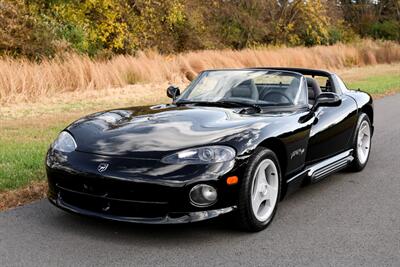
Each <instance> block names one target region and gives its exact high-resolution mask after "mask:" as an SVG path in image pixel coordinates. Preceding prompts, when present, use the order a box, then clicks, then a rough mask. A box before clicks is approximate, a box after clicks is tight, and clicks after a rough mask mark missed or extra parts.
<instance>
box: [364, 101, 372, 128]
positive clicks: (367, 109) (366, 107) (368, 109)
mask: <svg viewBox="0 0 400 267" xmlns="http://www.w3.org/2000/svg"><path fill="white" fill-rule="evenodd" d="M361 112H364V113H365V114H367V116H368V118H369V120H370V122H371V125H373V124H374V109H373V108H372V106H371V105H369V104H366V105H364V106H363V107H362V108H361Z"/></svg>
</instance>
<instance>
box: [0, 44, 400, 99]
mask: <svg viewBox="0 0 400 267" xmlns="http://www.w3.org/2000/svg"><path fill="white" fill-rule="evenodd" d="M399 61H400V44H399V43H396V42H389V41H386V42H381V41H379V42H378V41H371V40H363V41H360V42H358V43H353V44H346V45H345V44H336V45H333V46H316V47H311V48H306V47H294V48H286V47H281V48H260V49H244V50H240V51H237V50H229V49H227V50H217V51H216V50H205V51H196V52H189V53H183V54H178V55H168V56H165V55H160V54H158V53H156V52H154V51H148V52H142V53H139V54H138V55H137V56H116V57H114V58H112V59H110V60H93V59H90V58H88V57H85V56H81V55H75V54H72V55H69V56H68V57H64V58H56V59H52V60H43V61H42V62H41V63H40V64H38V63H34V62H30V61H27V60H24V59H18V60H17V59H12V58H3V59H0V104H8V103H18V102H20V101H24V102H32V101H40V99H43V98H49V97H53V96H58V95H59V94H60V93H64V92H80V93H84V92H86V91H97V92H99V93H101V92H102V91H103V90H104V89H107V88H115V87H125V86H127V85H129V84H136V83H147V82H156V83H166V82H173V83H177V82H178V83H182V82H187V81H188V80H191V79H193V77H195V76H196V75H197V73H199V72H200V71H202V70H204V69H210V68H232V67H257V66H293V67H295V66H296V67H311V68H315V67H318V68H326V69H331V70H332V69H333V70H338V69H343V68H346V67H355V66H367V65H376V64H384V63H393V62H399ZM16 74H18V75H16Z"/></svg>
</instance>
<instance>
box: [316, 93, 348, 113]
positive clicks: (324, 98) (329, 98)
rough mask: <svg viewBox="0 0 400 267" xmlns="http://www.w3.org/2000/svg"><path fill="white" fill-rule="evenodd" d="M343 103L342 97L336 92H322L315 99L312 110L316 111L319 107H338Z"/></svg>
mask: <svg viewBox="0 0 400 267" xmlns="http://www.w3.org/2000/svg"><path fill="white" fill-rule="evenodd" d="M341 103H342V99H340V97H339V96H338V95H337V94H335V93H321V94H320V95H319V96H318V97H317V99H316V100H315V103H314V106H313V107H312V110H313V111H315V110H317V109H318V108H319V107H337V106H339V105H340V104H341Z"/></svg>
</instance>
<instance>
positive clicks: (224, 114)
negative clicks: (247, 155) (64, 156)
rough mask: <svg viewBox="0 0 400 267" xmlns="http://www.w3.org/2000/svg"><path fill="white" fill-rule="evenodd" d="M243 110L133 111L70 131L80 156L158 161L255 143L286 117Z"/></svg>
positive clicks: (103, 115) (109, 114) (93, 119)
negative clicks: (262, 131) (189, 150)
mask: <svg viewBox="0 0 400 267" xmlns="http://www.w3.org/2000/svg"><path fill="white" fill-rule="evenodd" d="M238 111H239V110H237V109H230V108H220V107H199V106H185V107H176V106H174V105H160V106H152V107H150V106H146V107H133V108H126V109H118V110H110V111H106V112H99V113H95V114H93V115H89V116H87V117H84V118H82V119H80V120H78V121H76V122H74V123H73V124H71V125H70V126H69V127H68V128H67V130H68V131H70V132H71V133H72V135H73V136H74V138H75V139H76V143H77V146H78V148H77V150H78V151H81V152H88V153H96V154H102V155H115V156H126V157H147V158H154V157H156V158H159V157H160V156H162V155H164V154H166V153H171V152H173V151H177V150H181V149H185V148H190V147H195V146H203V145H211V144H229V145H231V146H235V144H236V143H239V142H241V143H243V141H244V139H247V140H248V142H252V140H255V139H257V137H258V136H257V135H258V133H259V132H260V129H262V128H264V127H266V126H267V125H268V124H276V123H279V121H278V120H277V119H279V118H282V116H276V115H275V116H266V115H265V114H251V115H250V114H240V113H239V112H238ZM281 115H282V114H281ZM247 145H249V144H247ZM235 148H236V149H238V148H237V147H235ZM155 152H159V153H155Z"/></svg>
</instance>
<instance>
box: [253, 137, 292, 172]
mask: <svg viewBox="0 0 400 267" xmlns="http://www.w3.org/2000/svg"><path fill="white" fill-rule="evenodd" d="M259 146H261V147H265V148H268V149H271V150H272V151H273V152H274V153H275V154H276V156H277V157H278V160H279V165H280V167H281V171H282V174H283V175H284V174H285V173H286V166H287V155H286V148H285V145H284V144H283V143H282V141H280V140H279V139H277V138H268V139H266V140H264V141H263V142H261V144H259Z"/></svg>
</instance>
